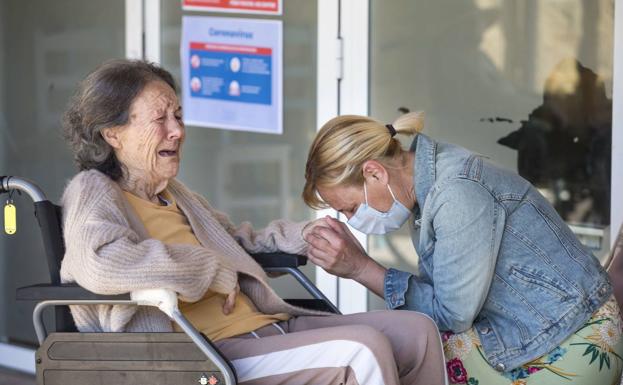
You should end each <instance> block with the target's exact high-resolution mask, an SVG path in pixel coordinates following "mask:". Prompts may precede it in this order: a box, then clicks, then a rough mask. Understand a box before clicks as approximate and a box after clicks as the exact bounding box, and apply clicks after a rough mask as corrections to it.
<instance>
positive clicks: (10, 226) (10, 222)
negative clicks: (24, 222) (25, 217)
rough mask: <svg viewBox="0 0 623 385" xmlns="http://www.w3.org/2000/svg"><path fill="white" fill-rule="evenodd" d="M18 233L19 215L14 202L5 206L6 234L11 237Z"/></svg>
mask: <svg viewBox="0 0 623 385" xmlns="http://www.w3.org/2000/svg"><path fill="white" fill-rule="evenodd" d="M16 231H17V214H16V211H15V206H14V205H13V202H7V203H6V204H5V205H4V232H5V233H7V234H9V235H11V234H15V232H16Z"/></svg>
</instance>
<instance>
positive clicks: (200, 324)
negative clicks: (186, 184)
mask: <svg viewBox="0 0 623 385" xmlns="http://www.w3.org/2000/svg"><path fill="white" fill-rule="evenodd" d="M124 194H125V196H126V198H127V199H128V201H129V202H130V205H131V206H132V207H133V208H134V211H136V214H137V215H138V217H139V218H140V219H141V221H142V222H143V225H144V226H145V228H146V229H147V232H148V233H149V236H150V237H151V238H154V239H157V240H159V241H161V242H163V243H165V244H176V243H177V244H180V243H182V244H191V245H196V246H201V244H200V243H199V241H198V240H197V238H196V237H195V234H193V230H192V228H191V227H190V224H189V223H188V220H187V219H186V216H185V215H184V214H183V213H182V211H181V210H180V209H179V208H178V207H177V204H176V203H175V201H174V199H173V197H172V196H171V195H170V194H169V193H168V192H167V191H166V190H165V191H164V192H163V193H162V194H160V196H161V198H163V199H164V201H166V203H167V204H166V205H159V204H155V203H152V202H150V201H147V200H145V199H142V198H139V197H138V196H136V195H134V194H132V193H129V192H127V191H124ZM226 298H227V296H226V295H224V294H219V293H215V292H212V291H210V290H208V291H207V293H206V294H205V296H204V297H203V298H202V299H200V300H199V301H197V302H194V303H189V302H182V301H180V303H179V308H180V311H181V312H182V314H184V316H185V317H186V318H187V319H188V320H189V321H190V323H192V324H193V325H194V326H195V327H196V328H197V329H198V330H200V331H201V332H202V333H203V334H205V335H207V336H208V337H209V338H210V339H211V340H213V341H218V340H221V339H224V338H229V337H233V336H237V335H240V334H244V333H249V332H251V331H253V330H256V329H259V328H261V327H262V326H266V325H268V324H271V323H273V322H279V321H285V320H287V319H289V318H290V315H288V314H285V313H280V314H272V315H271V314H264V313H261V312H259V311H258V310H257V308H256V307H255V305H254V304H253V302H251V300H250V299H249V297H247V296H246V295H245V294H244V293H242V292H241V293H239V294H238V296H237V297H236V304H235V306H234V309H233V311H232V312H231V313H230V314H229V315H225V314H223V304H224V303H225V299H226ZM173 328H174V329H175V330H176V331H182V329H180V328H179V327H178V326H177V325H176V324H174V325H173Z"/></svg>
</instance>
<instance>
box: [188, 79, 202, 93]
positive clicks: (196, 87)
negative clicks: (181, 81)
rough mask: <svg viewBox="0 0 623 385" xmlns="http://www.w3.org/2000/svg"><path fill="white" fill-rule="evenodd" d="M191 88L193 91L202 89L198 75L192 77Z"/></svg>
mask: <svg viewBox="0 0 623 385" xmlns="http://www.w3.org/2000/svg"><path fill="white" fill-rule="evenodd" d="M190 89H191V90H192V91H193V92H199V91H201V80H200V79H199V78H198V77H193V78H192V79H190Z"/></svg>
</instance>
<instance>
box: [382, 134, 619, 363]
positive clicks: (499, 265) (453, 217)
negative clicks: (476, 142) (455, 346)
mask: <svg viewBox="0 0 623 385" xmlns="http://www.w3.org/2000/svg"><path fill="white" fill-rule="evenodd" d="M413 150H415V163H414V186H415V194H416V199H417V205H416V207H415V209H414V220H413V221H412V224H413V226H412V234H411V237H412V240H413V245H414V246H415V249H416V251H417V254H418V256H419V258H420V259H419V271H418V273H417V274H411V273H409V272H403V271H399V270H395V269H389V270H388V272H387V273H386V275H385V287H384V291H385V292H384V296H385V301H386V303H387V306H388V308H390V309H408V310H417V311H420V312H423V313H425V314H428V315H429V316H431V317H432V318H433V319H434V320H435V321H436V322H437V325H438V326H439V328H440V329H441V330H450V331H453V332H463V331H465V330H467V329H469V328H470V327H472V326H474V330H475V332H476V333H477V334H478V336H479V337H480V341H481V343H482V347H483V349H484V352H485V356H486V358H487V360H488V361H489V363H490V365H491V366H492V367H494V368H495V369H496V370H498V371H501V372H504V371H508V370H511V369H513V368H516V367H518V366H520V365H522V364H524V363H526V362H529V361H531V360H533V359H536V358H538V357H540V356H541V355H543V354H545V353H547V352H549V351H551V350H552V349H554V348H555V347H556V346H558V345H559V344H560V343H562V342H563V341H564V340H565V339H566V338H567V337H569V336H570V335H571V334H572V333H573V332H575V331H576V330H577V329H579V328H580V327H581V326H582V325H583V324H584V323H585V322H586V321H587V320H588V319H589V318H590V316H591V315H592V313H593V312H595V311H596V310H597V309H598V308H599V307H600V306H601V305H602V304H603V303H605V302H606V300H607V299H608V298H609V296H610V295H611V293H612V288H611V286H610V282H609V280H608V276H607V274H606V272H605V271H604V269H603V268H602V267H601V265H600V264H599V262H598V260H597V259H596V258H595V257H594V256H593V255H592V254H591V253H590V252H589V251H587V250H586V249H585V248H584V247H583V246H582V244H580V242H579V241H578V240H577V238H576V237H575V235H574V234H573V233H572V232H571V230H570V229H569V227H568V226H567V225H566V224H565V222H564V221H563V220H562V219H561V218H560V216H559V215H558V214H557V213H556V211H555V210H554V208H553V207H552V206H551V205H550V204H549V202H547V201H546V200H545V198H543V196H541V195H540V194H539V193H538V191H537V190H536V189H535V188H534V187H533V186H532V185H531V184H530V183H528V182H527V181H526V180H524V179H523V178H521V177H520V176H518V175H517V174H515V173H513V172H510V171H508V170H505V169H502V168H500V167H497V166H495V165H493V164H491V163H489V162H487V161H486V160H484V159H483V157H482V156H479V155H476V154H473V153H471V152H469V151H467V150H465V149H463V148H461V147H458V146H454V145H450V144H446V143H441V142H435V141H433V140H432V139H430V138H429V137H427V136H425V135H422V134H420V135H418V136H417V137H416V139H415V140H414V142H413V145H412V151H413Z"/></svg>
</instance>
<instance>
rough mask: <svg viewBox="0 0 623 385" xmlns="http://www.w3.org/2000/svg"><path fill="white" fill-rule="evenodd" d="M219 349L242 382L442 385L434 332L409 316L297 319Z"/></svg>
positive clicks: (418, 318) (431, 325) (384, 313)
mask: <svg viewBox="0 0 623 385" xmlns="http://www.w3.org/2000/svg"><path fill="white" fill-rule="evenodd" d="M216 346H217V347H218V348H219V349H220V350H221V352H222V353H223V354H224V355H225V356H226V357H228V358H229V359H230V360H231V361H232V364H233V365H234V367H235V368H236V372H237V374H238V380H239V383H241V384H249V385H251V384H252V385H268V384H270V385H278V384H288V385H292V384H294V385H303V384H313V385H338V384H340V385H355V384H358V385H364V384H366V385H381V384H384V385H398V384H402V385H407V384H409V385H412V384H426V385H436V384H445V383H446V371H445V363H444V357H443V350H442V345H441V339H440V337H439V332H438V330H437V327H436V326H435V324H434V322H433V321H432V320H431V319H430V318H428V317H427V316H425V315H423V314H420V313H416V312H413V311H376V312H370V313H360V314H352V315H335V316H326V317H295V318H292V319H290V320H288V321H284V322H280V323H278V324H271V325H268V326H265V327H263V328H261V329H258V330H256V331H255V332H253V333H248V334H243V335H240V336H236V337H232V338H227V339H223V340H220V341H218V342H216Z"/></svg>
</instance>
